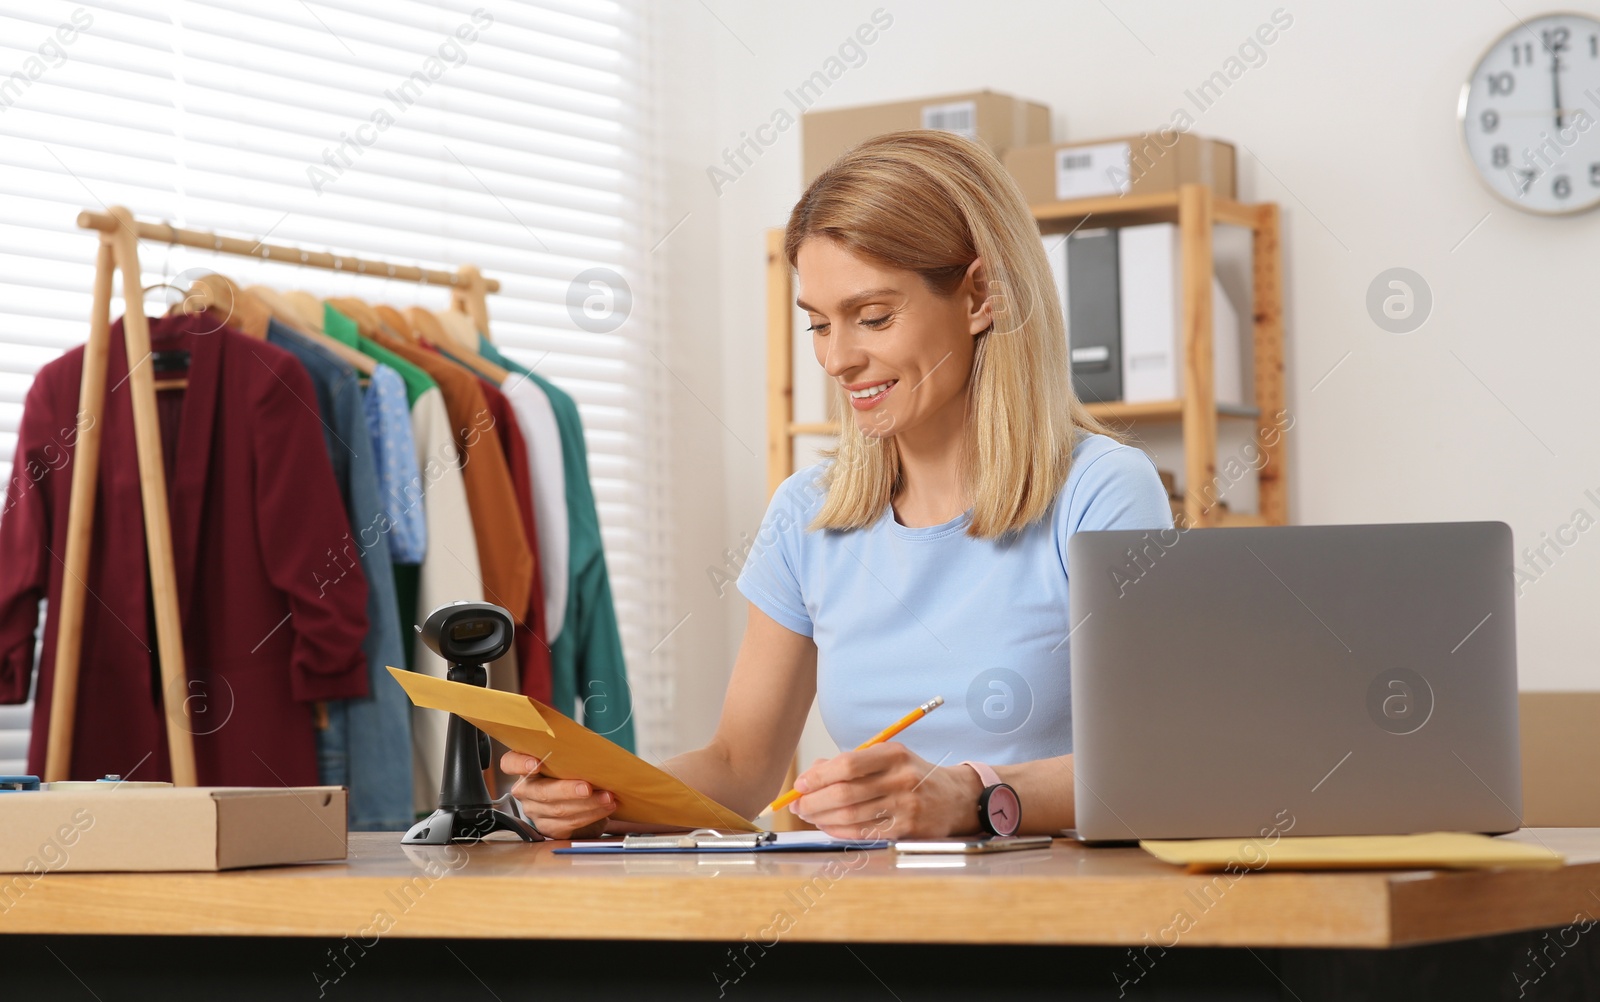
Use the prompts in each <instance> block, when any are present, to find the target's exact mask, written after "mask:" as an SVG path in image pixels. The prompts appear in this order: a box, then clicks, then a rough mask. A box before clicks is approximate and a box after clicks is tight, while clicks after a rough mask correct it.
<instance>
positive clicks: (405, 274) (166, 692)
mask: <svg viewBox="0 0 1600 1002" xmlns="http://www.w3.org/2000/svg"><path fill="white" fill-rule="evenodd" d="M78 226H79V227H81V228H83V229H87V230H96V231H98V232H99V234H100V246H99V251H98V253H97V255H96V257H95V281H94V305H93V307H92V308H91V309H92V312H91V314H90V317H89V340H88V343H87V344H86V345H85V347H84V358H83V379H82V382H81V383H80V386H79V391H78V409H79V420H80V426H81V425H82V424H84V423H85V421H84V419H87V422H86V423H87V427H85V428H83V430H82V431H81V432H80V433H79V435H78V439H77V445H76V452H75V455H74V462H73V466H72V486H71V493H70V495H69V497H68V502H67V548H66V549H67V552H66V555H65V559H64V563H65V565H66V574H65V577H64V579H63V580H62V583H61V607H60V609H59V617H60V618H59V619H58V620H57V623H58V628H57V638H56V661H55V682H54V686H53V688H52V690H51V705H50V733H49V736H48V740H47V742H46V752H45V770H44V771H45V776H44V778H45V779H46V780H48V781H52V782H54V781H59V780H65V779H67V778H68V774H69V772H70V770H71V768H72V738H73V729H74V722H75V718H76V712H77V705H78V668H79V659H80V656H81V654H82V649H83V612H84V606H85V592H86V590H87V585H86V583H85V580H86V575H87V574H88V569H89V543H90V538H91V533H92V529H93V525H94V505H95V488H96V486H97V482H98V479H99V473H100V432H101V424H102V421H101V419H102V416H103V413H104V409H105V395H106V365H107V359H108V356H109V352H110V344H111V295H112V278H113V275H114V273H115V272H117V271H120V272H121V273H122V288H123V298H124V310H123V335H124V337H125V339H126V342H127V356H128V359H129V362H130V364H131V366H132V367H131V368H130V369H129V372H128V388H129V393H130V394H131V397H132V401H133V432H134V444H135V449H136V452H137V454H138V455H137V460H138V471H139V491H140V497H141V501H142V506H143V509H144V528H145V544H146V549H147V551H148V554H149V562H150V590H151V598H152V602H153V603H154V612H155V627H156V642H157V644H158V646H159V647H160V658H159V660H160V668H161V686H162V693H163V697H164V698H163V700H162V703H163V708H164V709H165V712H166V724H167V754H168V758H169V759H170V760H171V765H172V779H173V783H174V784H175V785H177V786H194V785H196V779H197V778H196V772H195V759H194V741H193V736H192V732H191V731H190V729H189V713H188V701H187V700H186V699H174V698H172V697H173V695H174V694H176V693H181V692H184V691H186V686H187V682H188V669H187V666H186V665H185V663H184V652H183V629H182V623H181V621H180V618H179V613H178V587H177V572H176V568H175V565H174V560H173V553H172V524H171V521H170V518H169V515H168V507H167V484H166V477H165V474H164V472H163V465H162V455H161V433H160V426H159V421H158V418H157V414H156V391H155V376H154V373H153V372H152V371H151V367H150V366H148V365H142V364H138V363H135V362H134V361H133V360H134V359H143V358H145V357H146V356H147V355H149V353H150V325H149V322H148V320H147V319H146V318H145V315H144V299H143V280H142V272H141V270H140V267H139V241H140V240H148V241H153V242H158V243H165V244H182V245H184V246H186V247H195V248H199V249H202V250H208V251H213V252H215V253H218V254H232V255H236V256H239V257H250V258H261V259H263V260H268V261H279V262H282V263H285V264H296V265H303V266H305V267H308V268H322V269H326V270H328V271H338V272H344V273H347V274H356V275H370V276H372V277H374V278H388V279H395V280H399V281H412V282H418V283H420V284H423V285H438V286H443V287H446V288H448V289H450V302H451V306H452V308H454V309H458V310H461V311H462V312H464V313H466V314H467V316H469V317H471V318H472V320H473V322H474V323H475V324H476V325H477V327H478V329H479V330H481V331H484V332H485V333H486V334H487V331H488V329H489V310H488V304H487V301H486V296H487V294H488V293H491V292H498V291H499V290H500V283H499V282H498V281H497V280H495V279H486V278H484V277H483V274H482V273H481V272H480V271H479V270H478V269H477V268H476V267H474V266H473V265H470V264H469V265H463V266H461V268H459V269H458V270H456V271H454V272H450V271H442V270H439V269H434V268H419V267H417V266H415V265H398V264H391V263H389V262H386V261H375V260H371V259H368V258H360V257H354V256H351V255H341V254H331V253H328V252H326V251H310V250H304V249H301V248H299V247H290V246H287V245H283V244H268V243H265V242H259V241H258V242H254V243H252V242H251V241H249V240H244V239H240V238H238V237H225V236H221V235H219V234H216V233H206V232H203V231H200V230H189V229H182V228H179V227H175V226H172V225H171V224H168V223H153V222H143V221H140V220H137V219H135V218H134V216H133V213H131V212H130V211H128V209H126V208H124V207H122V206H111V207H109V208H108V209H107V210H106V211H105V212H95V211H92V210H85V211H83V212H80V213H79V214H78Z"/></svg>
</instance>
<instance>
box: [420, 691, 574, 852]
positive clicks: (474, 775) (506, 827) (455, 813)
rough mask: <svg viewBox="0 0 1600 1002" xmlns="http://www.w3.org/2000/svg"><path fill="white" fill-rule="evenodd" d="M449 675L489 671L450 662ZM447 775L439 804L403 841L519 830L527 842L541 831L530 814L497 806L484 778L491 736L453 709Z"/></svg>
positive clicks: (435, 841)
mask: <svg viewBox="0 0 1600 1002" xmlns="http://www.w3.org/2000/svg"><path fill="white" fill-rule="evenodd" d="M447 677H448V678H449V679H450V681H452V682H464V683H466V684H467V685H487V684H488V681H489V673H488V672H487V671H486V670H485V669H484V667H483V666H482V665H457V664H452V665H451V666H450V670H449V673H448V675H447ZM444 752H445V754H444V776H443V778H442V779H441V781H440V784H439V808H438V810H436V811H434V812H433V813H432V814H430V815H428V816H427V817H426V818H423V819H422V820H421V821H418V822H417V823H416V824H414V825H412V826H411V830H410V831H408V832H406V833H405V835H404V836H402V837H401V839H400V844H401V845H448V844H449V843H452V842H480V841H482V840H483V839H484V837H486V836H487V835H489V834H490V833H492V832H497V831H507V832H515V833H517V834H518V835H519V836H521V837H522V840H523V841H524V842H537V841H540V840H541V839H542V838H543V836H541V835H540V834H539V833H538V831H536V830H535V829H534V827H533V825H531V824H529V823H528V822H527V821H526V820H524V819H522V818H519V817H514V816H512V815H510V814H507V813H506V812H505V811H501V810H496V809H495V806H494V802H493V801H491V800H490V799H489V788H488V786H486V785H485V784H484V781H483V770H484V769H485V768H486V767H487V766H488V764H489V755H490V747H489V736H488V735H487V734H484V733H483V732H482V731H480V730H478V728H476V727H474V726H473V725H472V724H469V723H467V721H465V720H463V719H461V718H460V717H458V716H456V715H455V714H453V713H452V714H451V715H450V726H449V729H448V730H447V731H446V733H445V744H444Z"/></svg>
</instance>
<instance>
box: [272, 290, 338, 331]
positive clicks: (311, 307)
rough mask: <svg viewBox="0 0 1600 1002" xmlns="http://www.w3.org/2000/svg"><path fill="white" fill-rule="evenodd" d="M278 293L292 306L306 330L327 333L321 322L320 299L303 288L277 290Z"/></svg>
mask: <svg viewBox="0 0 1600 1002" xmlns="http://www.w3.org/2000/svg"><path fill="white" fill-rule="evenodd" d="M278 295H279V296H281V297H283V299H284V300H285V301H287V302H288V303H289V304H290V305H291V306H292V307H293V308H294V311H295V313H296V314H298V315H299V317H300V318H301V320H302V321H303V323H304V326H305V328H306V329H307V330H314V331H318V332H320V333H323V334H326V333H328V329H327V328H326V327H325V326H323V323H322V316H323V313H322V300H320V299H318V298H317V297H316V296H314V295H312V294H311V293H309V292H306V291H305V290H303V289H290V290H288V291H286V292H279V293H278Z"/></svg>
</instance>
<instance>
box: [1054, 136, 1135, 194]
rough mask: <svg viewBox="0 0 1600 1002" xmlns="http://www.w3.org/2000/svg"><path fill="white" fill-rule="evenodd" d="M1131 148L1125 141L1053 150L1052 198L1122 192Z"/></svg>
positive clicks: (1127, 181)
mask: <svg viewBox="0 0 1600 1002" xmlns="http://www.w3.org/2000/svg"><path fill="white" fill-rule="evenodd" d="M1132 158H1133V150H1132V148H1131V147H1130V146H1129V145H1128V144H1127V143H1101V144H1099V145H1098V146H1074V147H1072V148H1071V149H1065V150H1057V151H1056V198H1057V199H1059V200H1061V201H1063V202H1065V201H1067V200H1069V199H1074V198H1095V197H1098V196H1100V195H1126V194H1127V193H1128V187H1129V185H1130V184H1131V179H1130V178H1129V176H1128V165H1129V162H1130V161H1131V160H1132Z"/></svg>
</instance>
